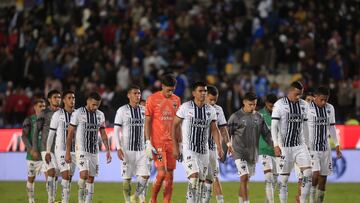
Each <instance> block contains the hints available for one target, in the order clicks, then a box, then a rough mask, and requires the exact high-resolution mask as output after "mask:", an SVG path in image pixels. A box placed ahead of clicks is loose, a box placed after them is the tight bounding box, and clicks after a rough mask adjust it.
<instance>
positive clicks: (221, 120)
mask: <svg viewBox="0 0 360 203" xmlns="http://www.w3.org/2000/svg"><path fill="white" fill-rule="evenodd" d="M213 107H214V108H215V111H216V123H217V125H218V126H219V127H221V126H225V125H227V121H226V118H225V114H224V111H223V109H222V108H221V106H219V105H216V104H215V105H214V106H213ZM209 149H210V150H212V151H214V150H215V149H216V144H215V141H214V138H213V136H212V134H211V130H210V129H209Z"/></svg>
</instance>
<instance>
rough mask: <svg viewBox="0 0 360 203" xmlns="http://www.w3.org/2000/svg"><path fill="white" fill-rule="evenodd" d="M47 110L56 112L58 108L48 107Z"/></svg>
mask: <svg viewBox="0 0 360 203" xmlns="http://www.w3.org/2000/svg"><path fill="white" fill-rule="evenodd" d="M49 109H50V110H51V111H57V110H58V109H59V107H57V106H49Z"/></svg>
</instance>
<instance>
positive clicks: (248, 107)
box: [243, 99, 257, 113]
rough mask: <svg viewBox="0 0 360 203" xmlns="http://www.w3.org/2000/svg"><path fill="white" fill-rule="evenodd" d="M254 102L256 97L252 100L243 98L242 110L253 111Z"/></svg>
mask: <svg viewBox="0 0 360 203" xmlns="http://www.w3.org/2000/svg"><path fill="white" fill-rule="evenodd" d="M256 103H257V99H255V100H252V101H249V100H244V101H243V104H244V107H243V110H244V111H245V112H246V113H252V112H254V111H255V108H256Z"/></svg>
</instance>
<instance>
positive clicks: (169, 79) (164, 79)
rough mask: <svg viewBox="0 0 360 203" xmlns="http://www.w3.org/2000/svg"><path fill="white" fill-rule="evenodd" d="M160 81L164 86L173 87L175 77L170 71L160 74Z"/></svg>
mask: <svg viewBox="0 0 360 203" xmlns="http://www.w3.org/2000/svg"><path fill="white" fill-rule="evenodd" d="M160 82H161V84H163V85H165V86H166V87H174V86H175V85H176V79H175V77H174V76H173V75H172V74H170V73H167V74H164V75H162V76H161V79H160Z"/></svg>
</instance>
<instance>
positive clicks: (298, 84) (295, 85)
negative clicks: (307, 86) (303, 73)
mask: <svg viewBox="0 0 360 203" xmlns="http://www.w3.org/2000/svg"><path fill="white" fill-rule="evenodd" d="M290 87H292V88H295V89H298V90H302V89H304V86H303V84H302V83H301V82H300V81H295V82H293V83H291V85H290Z"/></svg>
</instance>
